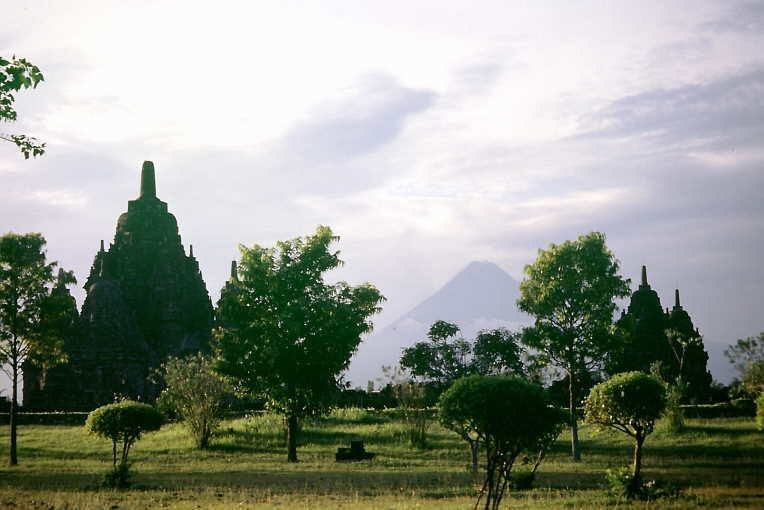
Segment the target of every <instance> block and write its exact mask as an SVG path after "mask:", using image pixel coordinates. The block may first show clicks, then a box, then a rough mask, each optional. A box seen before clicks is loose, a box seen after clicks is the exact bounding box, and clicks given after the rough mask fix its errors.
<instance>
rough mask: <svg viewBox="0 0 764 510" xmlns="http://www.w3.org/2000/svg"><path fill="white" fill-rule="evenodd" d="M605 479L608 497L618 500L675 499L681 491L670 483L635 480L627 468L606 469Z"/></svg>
mask: <svg viewBox="0 0 764 510" xmlns="http://www.w3.org/2000/svg"><path fill="white" fill-rule="evenodd" d="M605 479H606V480H607V484H608V492H609V493H610V495H611V496H614V497H616V498H619V499H639V500H642V501H653V500H656V499H663V498H676V497H678V496H679V495H680V494H681V490H680V489H679V488H678V487H677V486H675V485H673V484H670V483H666V482H660V481H658V480H647V481H643V480H642V479H641V478H640V479H635V478H634V477H633V476H632V473H631V470H630V469H629V468H627V467H622V468H617V469H608V470H607V471H605Z"/></svg>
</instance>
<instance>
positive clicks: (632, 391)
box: [585, 372, 666, 490]
mask: <svg viewBox="0 0 764 510" xmlns="http://www.w3.org/2000/svg"><path fill="white" fill-rule="evenodd" d="M665 408H666V390H665V388H664V386H663V383H662V382H661V381H659V380H658V379H656V378H655V377H653V376H649V375H647V374H645V373H644V372H625V373H622V374H618V375H615V376H613V377H612V378H610V379H609V380H607V381H605V382H603V383H600V384H598V385H597V386H595V387H594V388H592V391H591V393H589V397H588V398H587V399H586V404H585V413H586V421H587V422H589V423H592V424H595V425H599V426H601V427H610V428H613V429H615V430H618V431H620V432H623V433H624V434H627V435H629V436H631V437H632V438H634V442H635V444H634V464H633V470H632V484H633V487H632V489H634V490H636V489H637V488H638V487H640V486H641V484H642V479H641V468H642V445H643V444H644V441H645V439H646V438H647V436H648V435H650V434H651V433H652V432H653V430H654V428H655V422H656V421H657V420H658V418H659V417H660V416H661V414H662V413H663V411H664V410H665Z"/></svg>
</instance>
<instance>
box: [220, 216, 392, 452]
mask: <svg viewBox="0 0 764 510" xmlns="http://www.w3.org/2000/svg"><path fill="white" fill-rule="evenodd" d="M338 240H339V238H338V237H335V236H334V235H333V234H332V231H331V229H329V228H328V227H319V228H318V229H317V230H316V233H315V234H313V235H312V236H308V237H305V238H297V239H292V240H289V241H282V242H279V243H277V245H276V247H275V248H264V247H261V246H258V245H255V246H253V247H252V248H247V247H244V246H241V247H240V251H241V262H240V264H239V274H238V275H237V278H236V281H234V282H231V285H228V286H227V287H226V288H225V289H224V290H223V292H222V293H221V298H220V304H219V317H220V321H221V323H222V326H221V327H220V328H218V329H217V331H216V338H217V341H218V345H217V356H218V359H217V370H218V371H219V372H220V373H221V374H224V375H226V376H228V377H231V378H232V379H233V380H234V381H236V382H237V383H239V384H240V385H241V386H242V387H243V388H245V389H246V390H248V391H250V392H251V393H253V394H256V395H261V396H263V397H264V398H266V399H267V401H268V402H269V405H270V407H271V408H272V409H274V410H275V411H277V412H279V413H281V414H283V415H284V416H285V418H286V424H287V450H288V454H287V460H288V461H290V462H296V461H297V437H296V435H297V432H298V425H299V420H300V419H301V418H303V417H305V416H309V415H316V414H321V413H323V412H325V411H326V409H327V408H328V407H329V405H330V404H331V403H332V401H333V398H334V397H335V395H336V394H337V391H338V388H339V383H340V381H339V376H340V374H341V373H342V372H343V371H344V370H345V369H346V368H347V366H348V364H349V362H350V357H351V356H352V355H353V353H354V352H355V351H356V349H357V348H358V344H359V343H360V341H361V335H362V334H364V333H367V332H369V331H371V329H372V323H371V321H370V320H369V317H371V316H372V315H373V314H375V313H377V312H379V311H380V310H381V308H380V306H379V305H380V303H381V302H382V301H383V300H384V297H383V296H382V295H381V294H380V293H379V291H378V290H377V289H376V288H375V287H374V286H373V285H371V284H368V283H365V284H362V285H359V286H357V287H352V286H350V285H348V284H347V283H345V282H338V283H335V284H333V285H332V284H327V283H326V282H325V281H324V277H323V274H324V273H325V272H327V271H329V270H332V269H334V268H336V267H338V266H340V265H341V264H342V261H341V260H340V259H339V252H336V251H330V249H329V247H330V245H331V244H332V243H333V242H335V241H338Z"/></svg>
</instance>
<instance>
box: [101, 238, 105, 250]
mask: <svg viewBox="0 0 764 510" xmlns="http://www.w3.org/2000/svg"><path fill="white" fill-rule="evenodd" d="M104 251H105V250H104V249H103V239H101V253H103V252H104Z"/></svg>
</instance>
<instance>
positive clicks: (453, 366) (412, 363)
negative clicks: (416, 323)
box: [400, 321, 472, 385]
mask: <svg viewBox="0 0 764 510" xmlns="http://www.w3.org/2000/svg"><path fill="white" fill-rule="evenodd" d="M471 351H472V349H471V346H470V344H469V342H467V341H466V340H465V339H464V338H462V336H461V335H460V334H459V326H457V325H456V324H452V323H449V322H446V321H436V322H435V323H433V325H432V326H430V330H429V331H428V333H427V340H426V341H423V342H417V343H416V344H414V345H413V346H411V347H408V348H406V349H403V354H402V355H401V360H400V365H401V368H403V369H404V370H406V371H408V372H410V373H411V375H412V376H414V377H416V378H419V379H422V380H424V381H428V382H430V381H431V382H435V383H437V384H440V385H447V384H449V383H450V382H451V381H454V380H456V379H458V378H460V377H464V376H466V375H469V374H470V373H471V366H470V361H471V360H470V358H471V355H472V352H471Z"/></svg>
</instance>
